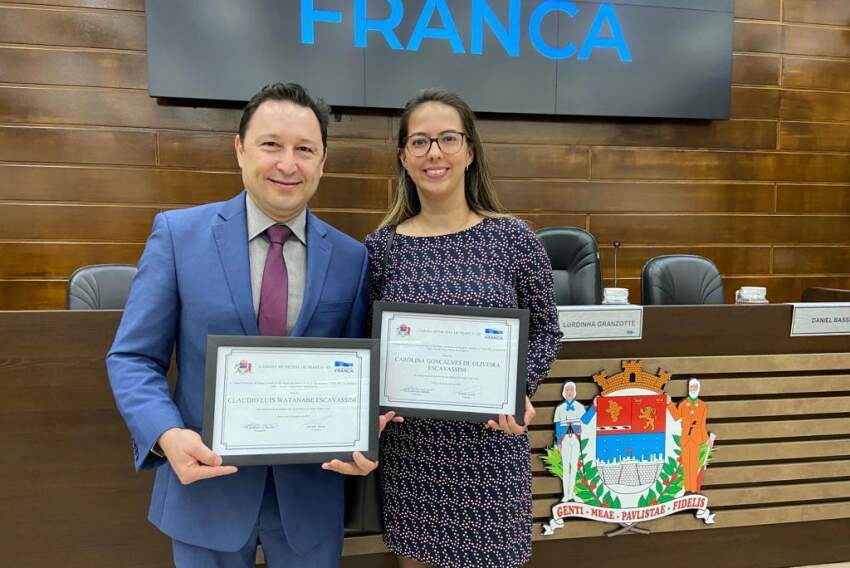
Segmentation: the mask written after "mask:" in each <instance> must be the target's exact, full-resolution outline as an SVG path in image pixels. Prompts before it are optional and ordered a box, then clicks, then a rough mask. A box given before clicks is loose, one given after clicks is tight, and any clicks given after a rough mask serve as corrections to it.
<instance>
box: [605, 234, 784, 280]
mask: <svg viewBox="0 0 850 568" xmlns="http://www.w3.org/2000/svg"><path fill="white" fill-rule="evenodd" d="M770 250H771V247H770V246H758V247H757V246H725V247H719V246H705V245H702V246H698V247H694V246H685V245H682V246H676V247H673V246H654V247H641V246H634V245H630V244H629V243H628V242H626V243H624V245H623V246H622V247H620V250H619V252H618V253H617V274H618V276H619V277H639V276H640V271H641V269H642V268H643V265H644V264H646V263H647V262H648V261H649V259H651V258H654V257H656V256H663V255H668V254H693V255H697V256H704V257H706V258H708V259H710V260H711V261H712V262H713V263H714V264H715V265H717V269H718V270H720V273H721V274H770ZM600 255H601V257H602V258H601V260H602V271H603V274H605V275H606V276H613V274H614V248H613V247H612V246H611V241H603V242H601V243H600Z"/></svg>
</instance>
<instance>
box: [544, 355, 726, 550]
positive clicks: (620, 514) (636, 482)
mask: <svg viewBox="0 0 850 568" xmlns="http://www.w3.org/2000/svg"><path fill="white" fill-rule="evenodd" d="M641 367H642V365H641V362H640V361H624V362H623V365H622V368H623V370H622V372H620V373H618V374H616V375H613V376H611V377H609V376H608V375H607V373H605V372H604V371H600V372H599V373H597V374H596V375H594V376H593V380H594V382H595V383H596V384H597V385H598V386H599V387H600V389H601V390H602V392H601V393H600V395H599V396H597V397H596V398H594V399H593V401H592V402H590V403H589V404H587V405H585V404H582V403H581V402H579V401H578V400H576V385H575V383H573V382H571V381H568V382H566V383H565V384H564V387H563V390H562V394H563V398H564V401H563V402H562V403H561V404H560V405H558V406H557V407H556V408H555V414H554V418H553V422H554V427H555V443H554V445H553V446H552V447H551V448H547V449H546V454H545V455H544V457H543V461H544V464H545V466H546V469H547V470H548V471H549V472H550V473H551V474H553V475H555V476H557V477H560V478H561V481H562V488H563V498H562V499H561V501H560V502H559V503H556V504H555V505H554V506H553V507H552V518H551V519H550V521H549V522H548V523H546V524H545V525H543V533H544V534H553V533H554V531H555V530H557V529H559V528H562V527H564V526H565V520H566V519H569V518H585V519H592V520H597V521H602V522H607V523H614V524H618V525H620V528H618V529H616V530H614V531H612V532H610V533H608V534H609V535H610V536H614V535H616V534H622V533H624V532H638V533H644V534H645V533H648V532H649V531H648V530H646V529H644V528H640V527H638V524H639V523H644V522H648V521H652V520H655V519H660V518H662V517H666V516H668V515H671V514H673V513H678V512H681V511H686V510H694V511H696V517H697V518H698V519H701V520H702V521H703V522H705V523H706V524H713V523H714V514H713V513H711V512H710V510H709V508H708V498H707V497H705V496H704V495H701V494H700V488H701V486H702V479H703V475H704V474H705V470H706V468H707V467H708V464H709V462H710V461H711V454H712V451H713V447H714V435H713V434H710V433H709V432H708V430H707V424H706V420H707V418H708V406H707V404H706V403H705V402H704V401H702V400H701V399H700V398H699V394H700V388H701V385H700V382H699V380H698V379H696V378H692V379H690V380H689V381H688V395H687V396H686V397H685V398H684V399H683V400H682V401H680V402H679V403H677V404H676V403H674V402H673V400H672V398H671V397H670V395H668V394H666V393H665V392H664V387H665V385H666V384H667V383H668V381H670V378H671V375H670V373H668V372H666V371H659V373H658V374H657V375H653V374H652V373H648V372H646V371H644V370H643V369H642V368H641Z"/></svg>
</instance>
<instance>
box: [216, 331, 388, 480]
mask: <svg viewBox="0 0 850 568" xmlns="http://www.w3.org/2000/svg"><path fill="white" fill-rule="evenodd" d="M220 347H252V348H260V349H262V348H292V349H299V350H303V349H314V348H315V349H325V350H327V349H338V350H340V351H351V350H358V351H367V350H368V351H369V353H370V357H369V360H370V364H369V402H368V409H369V419H368V425H369V431H368V434H367V436H368V449H367V450H366V451H361V453H362V454H363V455H364V456H365V457H366V458H367V459H369V460H372V461H376V460H377V459H378V434H379V432H378V355H379V353H378V342H377V341H376V340H374V339H350V338H326V337H273V336H247V335H209V336H207V355H206V370H205V375H204V381H205V384H204V424H203V430H202V433H201V438H202V439H203V441H204V443H205V444H206V445H207V447H209V448H212V447H213V424H214V423H215V422H214V418H215V416H214V413H215V401H216V397H217V389H218V386H219V380H218V377H217V368H218V350H219V348H220ZM221 457H222V460H223V464H224V465H236V466H240V465H245V466H248V465H281V464H303V463H324V462H328V461H331V460H333V459H340V460H343V461H351V460H352V452H347V451H342V452H340V451H332V452H321V451H307V452H297V453H295V452H293V453H286V454H275V453H262V452H260V453H257V454H255V455H253V454H252V455H222V456H221Z"/></svg>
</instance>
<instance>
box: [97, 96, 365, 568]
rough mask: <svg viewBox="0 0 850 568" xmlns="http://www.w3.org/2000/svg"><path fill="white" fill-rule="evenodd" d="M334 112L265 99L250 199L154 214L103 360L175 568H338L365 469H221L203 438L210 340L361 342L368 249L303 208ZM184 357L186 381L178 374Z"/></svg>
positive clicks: (244, 131) (316, 104)
mask: <svg viewBox="0 0 850 568" xmlns="http://www.w3.org/2000/svg"><path fill="white" fill-rule="evenodd" d="M328 114H329V110H328V108H327V106H325V105H324V103H323V102H322V101H321V100H314V99H312V98H311V97H310V96H309V95H308V94H307V93H306V92H305V91H304V89H303V88H302V87H301V86H299V85H295V84H286V85H283V84H276V85H271V86H268V87H265V88H264V89H263V90H261V91H260V92H259V93H257V95H255V96H254V97H253V98H252V99H251V101H250V102H249V103H248V105H247V106H246V107H245V110H244V112H243V116H242V120H241V123H240V126H239V134H238V135H237V136H236V140H235V147H236V155H237V158H238V161H239V166H240V168H241V170H242V180H243V184H244V186H245V190H246V191H245V192H242V193H240V194H239V195H237V196H236V197H234V198H233V199H230V200H229V201H225V202H221V203H212V204H208V205H203V206H200V207H194V208H191V209H183V210H175V211H168V212H165V213H161V214H159V215H157V217H156V219H155V220H154V225H153V232H152V233H151V236H150V238H149V239H148V242H147V245H146V247H145V251H144V253H143V255H142V258H141V260H140V261H139V271H138V275H137V276H136V278H135V280H134V282H133V286H132V289H131V291H130V297H129V299H128V301H127V304H126V308H125V312H124V317H123V318H122V320H121V325H120V327H119V328H118V332H117V335H116V337H115V343H114V344H113V346H112V349H111V350H110V352H109V354H108V356H107V366H108V369H109V380H110V382H111V384H112V389H113V392H114V394H115V399H116V401H117V404H118V408H119V410H120V412H121V414H122V415H123V417H124V419H125V420H126V422H127V425H128V427H129V429H130V432H131V435H132V438H133V450H134V452H135V465H136V469H137V470H140V469H150V468H156V480H155V482H154V488H153V495H152V499H151V505H150V511H149V515H148V518H149V520H150V521H151V522H152V523H153V524H154V525H156V526H157V527H158V528H159V529H160V530H162V531H163V532H164V533H165V534H167V535H169V536H170V537H171V538H172V541H173V551H174V560H175V564H176V565H177V566H178V567H183V566H192V567H195V566H197V567H206V566H227V567H230V566H234V567H235V566H239V567H243V566H245V567H248V566H250V567H253V566H254V559H255V554H256V549H257V544H258V543H259V544H262V545H263V550H264V553H265V557H266V561H267V562H268V564H269V565H270V566H273V567H274V566H287V567H301V566H303V567H307V566H309V567H314V566H317V567H325V566H327V567H330V566H336V565H337V563H338V561H339V555H340V552H341V547H342V534H343V529H342V521H343V477H342V475H340V473H344V474H356V475H365V474H368V473H369V472H370V471H371V470H372V469H374V468H375V467H376V464H375V463H374V462H371V461H369V460H367V459H365V458H364V457H363V456H362V455H360V454H355V455H354V456H353V461H352V462H348V463H344V462H340V461H338V460H334V461H333V462H330V463H326V464H322V465H321V466H320V465H318V464H309V465H287V466H275V467H241V468H239V469H238V471H237V468H235V467H233V466H223V465H221V463H222V461H221V458H220V457H219V456H217V455H216V454H214V453H213V452H212V451H211V450H210V449H209V448H207V447H206V446H205V445H204V444H203V442H202V441H201V438H200V436H199V434H198V432H199V430H200V427H201V424H202V415H203V393H204V365H205V351H206V340H207V335H209V334H224V335H257V334H261V335H294V336H309V337H361V336H362V334H363V329H364V320H365V317H366V295H367V290H366V287H367V279H366V267H367V255H366V249H365V247H364V246H363V245H362V244H361V243H359V242H357V241H355V240H354V239H352V238H351V237H349V236H347V235H345V234H343V233H341V232H340V231H338V230H336V229H334V228H333V227H330V226H329V225H327V224H325V223H324V222H322V221H321V220H319V219H318V218H316V217H315V216H314V215H313V214H312V213H310V212H309V211H308V210H307V209H306V207H307V202H308V201H309V200H310V198H311V197H312V196H313V194H314V193H315V192H316V188H317V187H318V184H319V179H320V178H321V177H322V168H323V166H324V163H325V158H326V150H327V124H328ZM175 344H176V349H177V351H176V354H177V369H178V375H177V383H176V388H175V391H174V394H173V396H171V395H170V394H169V388H168V383H167V380H166V372H167V369H168V366H169V363H170V360H171V355H172V351H173V349H174V346H175Z"/></svg>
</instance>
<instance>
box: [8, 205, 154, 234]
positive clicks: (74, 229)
mask: <svg viewBox="0 0 850 568" xmlns="http://www.w3.org/2000/svg"><path fill="white" fill-rule="evenodd" d="M159 211H160V210H159V208H156V207H122V206H117V205H115V206H112V205H110V206H106V205H53V204H12V203H0V239H46V240H86V241H89V240H91V241H122V242H144V241H145V240H146V239H147V237H148V234H150V230H151V226H152V223H153V218H154V215H156V214H157V213H158V212H159Z"/></svg>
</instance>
